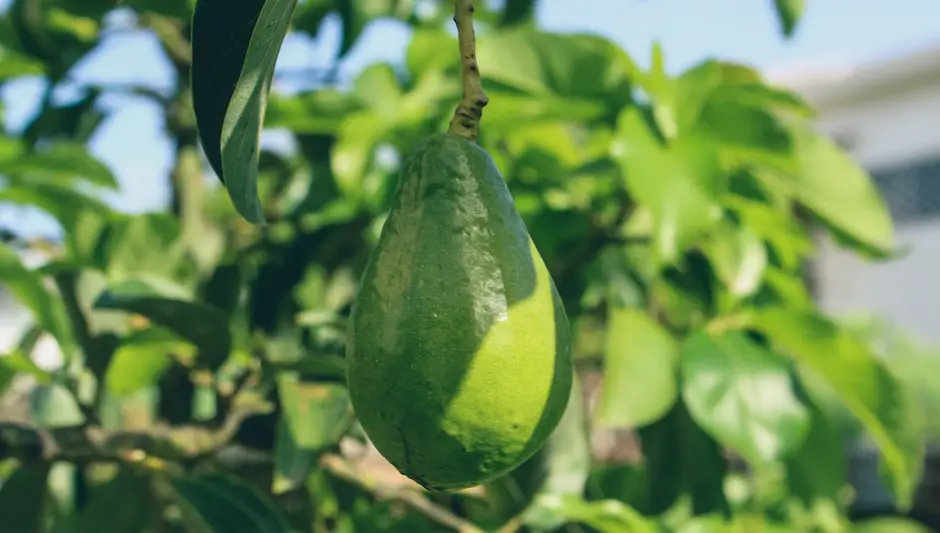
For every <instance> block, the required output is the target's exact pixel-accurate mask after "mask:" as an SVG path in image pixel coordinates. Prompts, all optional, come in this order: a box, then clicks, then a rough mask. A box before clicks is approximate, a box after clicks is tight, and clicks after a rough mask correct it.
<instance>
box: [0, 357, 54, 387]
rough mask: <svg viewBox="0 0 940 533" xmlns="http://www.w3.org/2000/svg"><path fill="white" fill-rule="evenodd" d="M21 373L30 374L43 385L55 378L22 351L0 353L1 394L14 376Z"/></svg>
mask: <svg viewBox="0 0 940 533" xmlns="http://www.w3.org/2000/svg"><path fill="white" fill-rule="evenodd" d="M20 373H23V374H28V375H30V376H31V377H32V378H33V379H35V380H36V382H37V383H39V384H41V385H48V384H50V383H52V380H53V376H52V374H50V373H49V372H47V371H45V370H43V369H42V368H40V367H39V365H37V364H36V363H35V362H34V361H33V360H32V359H30V358H29V357H28V356H27V355H26V354H25V353H23V352H22V351H19V350H16V351H13V352H10V353H5V354H3V353H0V394H2V392H3V390H4V388H5V387H6V385H7V384H8V383H9V382H10V380H12V378H13V376H15V375H16V374H20Z"/></svg>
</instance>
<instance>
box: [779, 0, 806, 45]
mask: <svg viewBox="0 0 940 533" xmlns="http://www.w3.org/2000/svg"><path fill="white" fill-rule="evenodd" d="M774 7H775V8H776V9H777V20H779V21H780V32H781V33H783V35H784V36H786V37H792V36H793V32H795V31H796V28H797V26H799V24H800V19H801V18H802V17H803V10H804V9H805V8H806V0H774Z"/></svg>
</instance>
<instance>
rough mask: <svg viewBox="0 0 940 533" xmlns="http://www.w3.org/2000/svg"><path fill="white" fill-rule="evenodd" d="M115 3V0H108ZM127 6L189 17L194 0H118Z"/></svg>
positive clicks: (161, 13)
mask: <svg viewBox="0 0 940 533" xmlns="http://www.w3.org/2000/svg"><path fill="white" fill-rule="evenodd" d="M109 1H111V3H112V4H113V3H115V0H109ZM120 2H121V3H122V4H124V5H127V6H128V7H133V8H136V9H140V10H142V11H150V12H152V13H156V14H159V15H166V16H168V17H174V18H178V19H189V18H191V17H192V16H193V7H194V6H195V4H196V1H195V0H120Z"/></svg>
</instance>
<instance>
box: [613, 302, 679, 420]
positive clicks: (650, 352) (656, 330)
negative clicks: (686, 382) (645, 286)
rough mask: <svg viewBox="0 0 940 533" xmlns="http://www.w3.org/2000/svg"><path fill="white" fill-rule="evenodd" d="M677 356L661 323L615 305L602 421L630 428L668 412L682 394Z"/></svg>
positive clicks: (671, 340)
mask: <svg viewBox="0 0 940 533" xmlns="http://www.w3.org/2000/svg"><path fill="white" fill-rule="evenodd" d="M678 359H679V347H678V345H677V344H676V341H675V339H673V337H672V335H671V334H670V333H669V332H668V331H667V330H666V329H665V328H663V327H662V326H661V325H660V324H659V323H658V322H656V321H655V320H653V319H651V318H650V317H649V316H648V315H647V314H646V313H645V312H643V311H642V310H639V309H625V308H618V307H611V308H610V309H609V310H608V315H607V345H606V348H605V351H604V370H605V372H604V388H603V393H602V394H603V395H602V397H601V403H600V406H599V407H598V412H597V416H598V421H599V422H600V423H601V424H602V425H605V426H619V427H627V428H632V427H638V426H645V425H647V424H650V423H652V422H655V421H657V420H659V419H660V418H662V417H663V416H665V415H666V413H668V412H669V411H670V409H672V406H673V405H674V404H675V402H676V398H677V396H678V387H677V379H678V377H677V364H678Z"/></svg>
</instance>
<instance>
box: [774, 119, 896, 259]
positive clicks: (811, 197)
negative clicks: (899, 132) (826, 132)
mask: <svg viewBox="0 0 940 533" xmlns="http://www.w3.org/2000/svg"><path fill="white" fill-rule="evenodd" d="M794 139H795V141H796V142H795V144H794V146H795V153H796V155H797V158H798V161H799V172H798V173H796V174H787V173H770V172H768V173H761V174H760V177H761V178H762V179H764V180H773V181H772V183H773V184H778V182H779V185H782V186H783V187H785V188H786V190H787V191H788V192H789V193H790V194H791V195H792V196H794V197H795V198H797V199H798V200H799V201H800V203H802V204H803V205H805V206H806V207H807V208H809V209H810V210H812V211H813V212H814V213H815V214H816V215H817V216H819V218H821V219H822V220H823V221H825V222H826V223H828V224H829V225H831V226H833V227H834V228H835V229H837V230H838V231H840V232H842V233H845V234H846V235H848V236H849V237H851V238H853V239H856V240H857V241H859V242H861V243H862V244H864V245H866V246H870V247H872V248H874V249H875V250H877V251H879V252H881V253H886V254H887V253H890V252H891V251H892V248H893V247H894V228H893V224H892V221H891V215H890V213H889V212H888V208H887V207H886V205H885V201H884V199H883V198H882V196H881V194H880V192H879V191H878V188H877V187H876V186H875V184H874V182H873V180H872V179H871V176H870V175H869V174H868V173H867V172H866V171H865V170H864V169H863V168H862V167H861V166H859V164H858V163H856V162H855V161H853V160H852V158H851V157H849V156H848V155H847V154H845V153H844V152H843V151H842V150H841V149H840V148H839V147H838V146H837V145H836V144H835V143H834V142H832V141H831V140H829V139H827V138H826V137H825V136H823V135H821V134H819V133H816V132H815V131H813V130H810V129H804V130H800V131H798V132H795V133H794Z"/></svg>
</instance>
